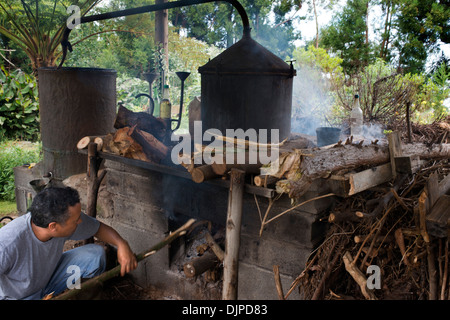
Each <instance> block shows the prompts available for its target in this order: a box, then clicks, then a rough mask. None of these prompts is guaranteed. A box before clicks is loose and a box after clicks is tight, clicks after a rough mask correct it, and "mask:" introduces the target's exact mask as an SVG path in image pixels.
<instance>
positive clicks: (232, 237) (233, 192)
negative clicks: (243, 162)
mask: <svg viewBox="0 0 450 320" xmlns="http://www.w3.org/2000/svg"><path fill="white" fill-rule="evenodd" d="M244 186H245V171H242V170H239V169H234V168H233V169H231V175H230V189H229V195H228V212H227V222H226V238H225V258H224V261H223V291H222V299H223V300H236V299H237V292H238V272H239V246H240V242H241V221H242V202H243V195H244Z"/></svg>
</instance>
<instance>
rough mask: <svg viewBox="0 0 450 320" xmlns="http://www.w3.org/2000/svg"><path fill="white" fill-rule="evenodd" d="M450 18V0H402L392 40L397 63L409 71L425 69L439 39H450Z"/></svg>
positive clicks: (447, 41) (445, 41)
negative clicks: (395, 31)
mask: <svg viewBox="0 0 450 320" xmlns="http://www.w3.org/2000/svg"><path fill="white" fill-rule="evenodd" d="M449 21H450V1H448V0H399V5H398V12H397V16H396V20H395V21H394V24H395V28H396V30H397V35H396V39H395V41H394V42H393V46H394V47H395V48H396V50H397V51H398V67H399V68H401V69H403V70H405V71H407V72H414V73H418V72H421V71H424V69H425V63H426V59H427V57H428V55H429V54H430V53H433V52H436V51H437V49H438V43H439V41H442V42H443V43H449V42H450V26H449Z"/></svg>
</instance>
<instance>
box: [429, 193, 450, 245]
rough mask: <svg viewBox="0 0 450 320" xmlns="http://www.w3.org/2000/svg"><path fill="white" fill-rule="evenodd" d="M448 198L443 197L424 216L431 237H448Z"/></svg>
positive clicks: (449, 225)
mask: <svg viewBox="0 0 450 320" xmlns="http://www.w3.org/2000/svg"><path fill="white" fill-rule="evenodd" d="M449 207H450V196H449V195H443V196H441V197H440V198H439V199H438V200H437V201H436V204H435V205H434V206H433V209H431V212H430V214H428V215H427V216H426V226H427V231H428V233H429V234H431V235H432V236H435V237H438V238H445V237H447V236H449V235H450V210H449Z"/></svg>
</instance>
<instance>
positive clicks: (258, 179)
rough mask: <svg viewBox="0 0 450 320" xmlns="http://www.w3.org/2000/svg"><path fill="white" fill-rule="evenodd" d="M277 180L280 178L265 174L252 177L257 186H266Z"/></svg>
mask: <svg viewBox="0 0 450 320" xmlns="http://www.w3.org/2000/svg"><path fill="white" fill-rule="evenodd" d="M278 180H280V179H278V178H277V177H274V176H266V175H258V176H255V177H254V178H253V182H254V183H255V185H256V186H258V187H267V186H268V185H271V184H274V183H276V182H277V181H278Z"/></svg>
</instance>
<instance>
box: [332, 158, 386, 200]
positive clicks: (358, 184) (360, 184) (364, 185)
mask: <svg viewBox="0 0 450 320" xmlns="http://www.w3.org/2000/svg"><path fill="white" fill-rule="evenodd" d="M391 179H392V169H391V164H390V163H386V164H383V165H380V166H377V167H373V168H370V169H367V170H364V171H361V172H357V173H347V174H345V175H343V176H338V175H333V176H331V177H330V179H329V180H330V181H331V184H332V190H333V193H335V194H338V195H340V196H343V197H348V196H351V195H354V194H357V193H359V192H361V191H364V190H367V189H370V188H373V187H375V186H378V185H380V184H382V183H385V182H388V181H390V180H391Z"/></svg>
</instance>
